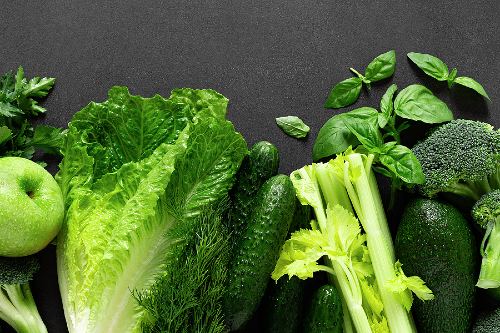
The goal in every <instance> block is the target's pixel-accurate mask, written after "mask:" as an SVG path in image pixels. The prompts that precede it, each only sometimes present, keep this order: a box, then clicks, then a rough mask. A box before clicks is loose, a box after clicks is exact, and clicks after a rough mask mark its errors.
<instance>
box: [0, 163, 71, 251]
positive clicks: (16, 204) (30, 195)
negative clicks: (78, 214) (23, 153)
mask: <svg viewBox="0 0 500 333" xmlns="http://www.w3.org/2000/svg"><path fill="white" fill-rule="evenodd" d="M63 218H64V202H63V196H62V193H61V189H60V188H59V185H58V184H57V183H56V181H55V180H54V178H53V177H52V176H51V174H50V173H48V172H47V171H46V170H45V169H44V168H42V167H41V166H40V165H38V164H36V163H35V162H33V161H30V160H27V159H25V158H21V157H3V158H0V256H5V257H22V256H27V255H30V254H34V253H36V252H38V251H40V250H42V249H43V248H44V247H46V246H47V245H48V244H49V243H50V241H52V239H54V237H55V236H56V235H57V233H58V232H59V229H60V228H61V225H62V222H63Z"/></svg>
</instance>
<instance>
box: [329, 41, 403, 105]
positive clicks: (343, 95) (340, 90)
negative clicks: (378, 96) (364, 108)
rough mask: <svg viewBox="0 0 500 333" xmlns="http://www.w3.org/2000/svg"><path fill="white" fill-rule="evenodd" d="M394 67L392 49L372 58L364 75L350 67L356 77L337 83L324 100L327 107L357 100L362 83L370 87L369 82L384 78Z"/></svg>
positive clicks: (394, 57)
mask: <svg viewBox="0 0 500 333" xmlns="http://www.w3.org/2000/svg"><path fill="white" fill-rule="evenodd" d="M395 69H396V52H395V51H394V50H391V51H388V52H386V53H382V54H380V55H379V56H377V57H376V58H375V59H373V60H372V61H371V62H370V63H369V64H368V66H367V67H366V70H365V75H363V74H361V73H360V72H358V71H357V70H355V69H354V68H352V67H351V68H350V71H351V72H353V73H354V74H355V75H356V76H357V77H353V78H349V79H346V80H344V81H341V82H339V83H337V84H336V85H335V86H334V87H333V88H332V90H331V91H330V94H329V95H328V98H327V100H326V102H325V105H324V107H325V108H327V109H338V108H342V107H345V106H348V105H351V104H353V103H354V102H356V101H357V99H358V97H359V94H360V93H361V88H362V86H363V83H365V84H366V86H367V87H368V88H370V83H372V82H376V81H380V80H383V79H386V78H388V77H390V76H392V74H394V71H395Z"/></svg>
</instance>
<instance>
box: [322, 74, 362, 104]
mask: <svg viewBox="0 0 500 333" xmlns="http://www.w3.org/2000/svg"><path fill="white" fill-rule="evenodd" d="M362 82H363V81H362V80H361V79H360V78H358V77H352V78H350V79H346V80H344V81H342V82H339V83H337V84H336V85H335V86H334V87H333V88H332V91H330V94H329V95H328V98H327V100H326V102H325V108H327V109H338V108H343V107H344V106H348V105H351V104H353V103H354V102H356V100H357V99H358V97H359V94H360V92H361V87H362Z"/></svg>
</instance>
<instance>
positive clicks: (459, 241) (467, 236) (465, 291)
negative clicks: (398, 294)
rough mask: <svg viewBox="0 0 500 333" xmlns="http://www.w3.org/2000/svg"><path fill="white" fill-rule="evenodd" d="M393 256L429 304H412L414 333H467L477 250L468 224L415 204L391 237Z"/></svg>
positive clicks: (445, 210) (423, 202)
mask: <svg viewBox="0 0 500 333" xmlns="http://www.w3.org/2000/svg"><path fill="white" fill-rule="evenodd" d="M395 245H396V255H397V257H398V258H399V260H400V261H401V263H402V264H403V270H404V271H405V273H406V275H407V276H412V275H417V276H419V277H421V278H422V279H423V280H424V281H425V282H426V283H427V286H428V287H429V288H430V289H431V290H432V291H433V293H434V295H435V299H434V300H431V301H426V302H422V301H420V300H418V299H415V301H414V302H413V306H412V313H413V317H414V319H415V324H416V326H417V330H418V331H419V332H426V333H466V332H470V329H471V323H472V315H473V304H474V292H475V290H474V285H475V283H476V280H477V276H476V267H477V253H476V252H477V247H476V245H475V239H474V237H473V234H472V231H471V229H470V227H469V224H468V223H467V221H466V220H465V218H464V217H463V216H462V215H461V214H460V212H459V211H458V210H457V209H456V208H455V207H453V206H451V205H449V204H446V203H443V202H440V201H435V200H430V199H416V200H413V201H411V202H410V203H409V204H408V206H407V207H406V209H405V211H404V213H403V216H402V218H401V223H400V225H399V228H398V231H397V235H396V244H395Z"/></svg>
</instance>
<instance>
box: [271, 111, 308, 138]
mask: <svg viewBox="0 0 500 333" xmlns="http://www.w3.org/2000/svg"><path fill="white" fill-rule="evenodd" d="M276 124H277V125H278V127H279V128H281V129H282V130H283V132H285V134H287V135H289V136H291V137H294V138H297V139H302V138H305V137H306V136H307V134H308V133H309V130H310V128H309V126H307V125H306V124H305V123H304V122H303V121H302V119H300V118H299V117H296V116H286V117H279V118H276Z"/></svg>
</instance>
